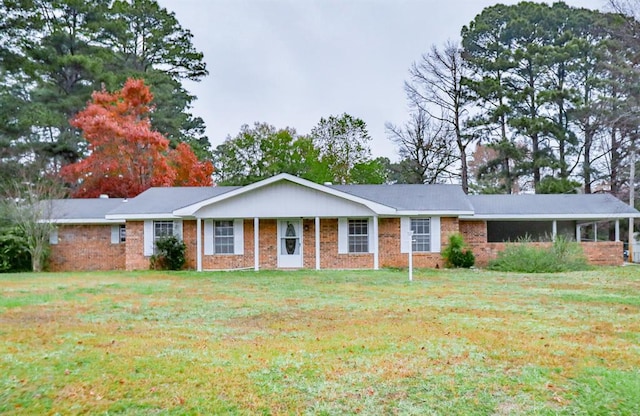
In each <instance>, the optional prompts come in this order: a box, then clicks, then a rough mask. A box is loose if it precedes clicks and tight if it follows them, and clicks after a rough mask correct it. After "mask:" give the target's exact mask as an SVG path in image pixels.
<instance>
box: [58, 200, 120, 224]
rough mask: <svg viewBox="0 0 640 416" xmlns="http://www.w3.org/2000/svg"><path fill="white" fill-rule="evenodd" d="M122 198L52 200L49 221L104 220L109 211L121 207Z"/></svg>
mask: <svg viewBox="0 0 640 416" xmlns="http://www.w3.org/2000/svg"><path fill="white" fill-rule="evenodd" d="M123 201H124V200H123V199H122V198H91V199H54V200H52V201H51V204H52V205H51V219H52V220H55V221H77V220H84V221H85V222H86V221H89V220H101V221H104V220H105V215H107V213H109V211H111V210H113V209H115V208H117V207H119V206H121V205H122V204H123V203H124V202H123Z"/></svg>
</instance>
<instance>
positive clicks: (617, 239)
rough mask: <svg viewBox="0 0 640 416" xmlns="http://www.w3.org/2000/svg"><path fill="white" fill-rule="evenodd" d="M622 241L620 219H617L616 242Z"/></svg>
mask: <svg viewBox="0 0 640 416" xmlns="http://www.w3.org/2000/svg"><path fill="white" fill-rule="evenodd" d="M617 241H620V220H616V242H617Z"/></svg>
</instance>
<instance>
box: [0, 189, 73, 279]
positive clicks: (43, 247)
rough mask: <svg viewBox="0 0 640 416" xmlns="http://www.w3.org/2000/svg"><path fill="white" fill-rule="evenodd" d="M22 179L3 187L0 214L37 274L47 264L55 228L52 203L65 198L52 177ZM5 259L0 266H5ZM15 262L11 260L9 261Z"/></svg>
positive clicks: (62, 190)
mask: <svg viewBox="0 0 640 416" xmlns="http://www.w3.org/2000/svg"><path fill="white" fill-rule="evenodd" d="M22 179H24V178H22ZM22 179H20V178H17V179H14V181H12V182H11V183H10V184H8V185H7V186H6V187H5V189H4V190H3V191H4V192H3V193H4V194H5V195H6V196H7V197H6V198H4V199H3V200H2V201H3V207H2V208H1V209H0V212H4V215H5V216H6V218H7V220H8V221H7V222H8V223H9V224H10V225H11V227H12V228H13V230H14V233H15V234H14V235H15V236H16V237H17V238H18V239H19V240H20V243H19V245H22V246H23V247H24V248H25V249H26V251H27V252H28V253H29V257H30V258H31V268H32V270H33V271H34V272H40V271H42V270H43V269H44V267H45V264H46V259H47V255H48V248H49V236H50V235H51V232H52V231H53V230H54V229H55V228H56V225H55V224H54V223H53V222H51V221H50V219H51V218H52V214H53V200H54V199H58V198H61V197H62V196H63V195H64V188H63V187H62V186H61V184H60V183H59V182H57V181H55V180H53V179H51V178H46V177H45V178H41V179H39V180H38V181H36V182H26V181H25V180H22ZM0 254H1V253H0ZM4 260H6V259H3V261H0V263H6V261H4ZM15 260H16V259H10V260H9V262H12V261H15Z"/></svg>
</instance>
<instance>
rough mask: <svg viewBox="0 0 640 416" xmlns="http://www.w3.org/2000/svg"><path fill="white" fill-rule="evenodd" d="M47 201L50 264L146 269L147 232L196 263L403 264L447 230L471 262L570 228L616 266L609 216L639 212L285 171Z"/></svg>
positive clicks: (435, 250) (593, 199) (595, 198)
mask: <svg viewBox="0 0 640 416" xmlns="http://www.w3.org/2000/svg"><path fill="white" fill-rule="evenodd" d="M52 202H53V204H54V209H53V212H54V215H53V218H52V221H54V222H56V223H57V224H58V227H57V230H56V231H55V232H54V233H53V234H52V235H51V269H52V270H56V271H57V270H136V269H147V268H149V258H150V256H151V255H153V252H154V246H155V243H154V242H155V240H156V239H158V238H160V237H162V236H165V235H168V234H172V235H178V236H180V237H181V238H182V239H183V241H184V242H185V243H186V245H187V266H186V267H187V268H190V269H196V270H199V271H201V270H228V269H255V270H259V269H276V268H310V269H357V268H364V269H378V268H381V267H406V266H407V263H408V253H409V251H410V250H412V252H413V264H414V266H415V267H441V266H442V265H443V260H442V257H441V255H440V252H441V250H442V248H443V246H444V245H446V242H447V240H448V237H449V235H450V234H451V233H455V232H460V233H462V235H463V236H464V238H465V240H466V241H467V242H468V243H469V245H470V246H471V248H472V249H473V251H474V253H475V254H476V256H477V260H478V261H477V263H478V265H480V266H482V265H485V264H486V263H487V261H488V260H489V259H491V258H493V257H495V255H496V253H497V252H498V251H499V250H501V249H503V248H504V244H505V243H504V242H505V241H515V240H516V239H517V238H518V237H520V236H523V235H525V234H527V235H529V236H531V237H532V238H533V239H535V240H538V239H545V238H546V239H547V240H551V239H553V238H555V236H556V235H558V234H566V235H570V236H571V237H572V238H575V239H577V240H578V241H580V242H581V243H582V244H583V247H584V249H585V253H586V254H587V257H588V259H589V261H590V262H592V263H594V264H608V265H617V264H621V263H622V261H623V259H622V242H620V241H619V240H620V239H619V222H620V220H621V219H627V218H629V217H636V218H637V217H640V212H638V211H637V210H635V209H632V208H630V207H629V206H627V205H625V204H624V203H622V202H621V201H619V200H618V199H616V198H614V197H613V196H611V195H605V194H599V195H477V196H471V195H469V196H468V195H465V194H464V193H463V192H462V189H461V187H459V186H456V185H319V184H316V183H313V182H310V181H307V180H304V179H301V178H298V177H295V176H291V175H288V174H280V175H277V176H274V177H271V178H268V179H265V180H263V181H260V182H256V183H254V184H251V185H247V186H243V187H237V186H216V187H209V188H189V187H185V188H151V189H149V190H147V191H145V192H143V193H142V194H140V195H138V196H137V197H135V198H132V199H130V200H128V201H127V200H124V199H109V198H99V199H83V200H80V199H67V200H56V201H52ZM603 221H606V222H607V224H611V226H610V227H609V226H607V227H606V233H605V232H603V227H602V225H600V226H599V225H598V224H602V222H603ZM598 227H600V228H598ZM598 229H600V231H599V233H600V234H598ZM609 229H611V230H612V231H610V230H609ZM410 232H412V236H410ZM603 236H606V238H605V239H603V238H602V237H603ZM586 240H591V241H586ZM603 240H606V241H603ZM540 244H549V243H540Z"/></svg>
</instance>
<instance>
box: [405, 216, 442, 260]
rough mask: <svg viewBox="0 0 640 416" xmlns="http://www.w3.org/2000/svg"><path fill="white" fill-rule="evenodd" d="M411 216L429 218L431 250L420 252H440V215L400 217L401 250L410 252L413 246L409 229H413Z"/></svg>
mask: <svg viewBox="0 0 640 416" xmlns="http://www.w3.org/2000/svg"><path fill="white" fill-rule="evenodd" d="M411 218H429V233H430V235H429V240H430V246H431V249H430V251H428V252H427V251H420V252H419V253H440V250H441V248H440V233H441V230H440V217H400V252H401V253H408V252H409V249H410V248H411V245H410V244H411V241H410V240H409V231H411Z"/></svg>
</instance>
